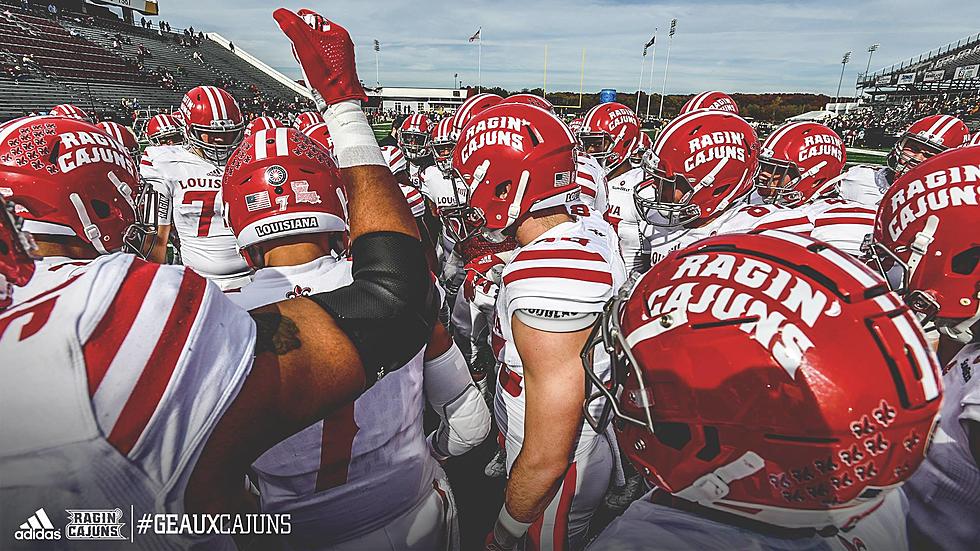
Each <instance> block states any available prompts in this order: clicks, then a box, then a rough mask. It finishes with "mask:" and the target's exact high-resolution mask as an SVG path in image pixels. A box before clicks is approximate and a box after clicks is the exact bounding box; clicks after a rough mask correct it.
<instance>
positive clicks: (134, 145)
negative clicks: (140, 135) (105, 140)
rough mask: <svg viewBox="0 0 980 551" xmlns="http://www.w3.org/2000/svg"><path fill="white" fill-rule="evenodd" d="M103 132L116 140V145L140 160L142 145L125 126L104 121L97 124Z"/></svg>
mask: <svg viewBox="0 0 980 551" xmlns="http://www.w3.org/2000/svg"><path fill="white" fill-rule="evenodd" d="M96 126H98V127H99V128H101V129H102V131H103V132H105V133H106V134H108V135H109V137H110V138H112V139H114V140H116V143H118V144H119V145H121V146H123V147H125V148H126V150H127V151H129V153H130V155H132V156H133V158H134V159H138V158H139V155H140V144H139V142H138V141H136V134H133V131H132V130H130V129H129V128H126V127H125V126H123V125H121V124H119V123H118V122H112V121H102V122H100V123H99V124H97V125H96Z"/></svg>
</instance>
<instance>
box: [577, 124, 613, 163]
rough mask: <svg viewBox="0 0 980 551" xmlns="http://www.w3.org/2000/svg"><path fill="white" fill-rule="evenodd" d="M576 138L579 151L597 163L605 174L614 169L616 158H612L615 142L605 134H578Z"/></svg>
mask: <svg viewBox="0 0 980 551" xmlns="http://www.w3.org/2000/svg"><path fill="white" fill-rule="evenodd" d="M577 137H578V143H579V149H580V150H581V151H582V152H583V153H585V154H587V155H589V156H591V157H593V158H594V159H595V160H597V161H599V164H600V165H602V168H604V169H605V170H606V172H607V173H608V172H609V171H611V170H612V169H613V168H614V166H612V165H614V164H617V163H618V161H619V159H618V158H617V159H614V158H612V157H614V155H613V153H612V148H613V145H614V143H615V140H613V137H612V136H611V135H609V134H608V133H607V132H579V133H578V135H577Z"/></svg>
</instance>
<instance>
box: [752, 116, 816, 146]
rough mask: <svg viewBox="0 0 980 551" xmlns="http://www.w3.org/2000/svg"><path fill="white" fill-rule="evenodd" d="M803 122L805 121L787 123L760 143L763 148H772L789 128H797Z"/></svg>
mask: <svg viewBox="0 0 980 551" xmlns="http://www.w3.org/2000/svg"><path fill="white" fill-rule="evenodd" d="M804 124H806V123H805V122H794V123H790V124H787V125H786V126H784V127H782V128H781V129H779V130H777V131H776V132H775V133H773V134H772V135H771V136H769V137H768V138H766V141H765V142H764V143H763V144H762V148H763V149H774V148H773V146H774V145H776V144H777V143H779V140H781V139H783V137H784V136H785V135H786V134H787V133H788V132H789V131H790V130H793V129H794V128H798V127H800V126H802V125H804Z"/></svg>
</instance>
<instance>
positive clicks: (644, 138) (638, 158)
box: [630, 130, 653, 168]
mask: <svg viewBox="0 0 980 551" xmlns="http://www.w3.org/2000/svg"><path fill="white" fill-rule="evenodd" d="M652 147H653V140H652V139H651V138H650V135H649V134H647V133H646V132H643V131H642V130H641V131H640V138H639V141H638V142H637V145H636V149H635V150H634V151H633V154H632V155H630V166H631V167H633V168H640V166H641V165H642V164H643V154H644V153H646V152H647V151H650V148H652Z"/></svg>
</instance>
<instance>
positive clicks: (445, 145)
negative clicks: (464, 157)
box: [430, 138, 456, 176]
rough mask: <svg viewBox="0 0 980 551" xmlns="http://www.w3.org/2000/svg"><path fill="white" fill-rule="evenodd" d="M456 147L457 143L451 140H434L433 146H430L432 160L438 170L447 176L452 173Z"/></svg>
mask: <svg viewBox="0 0 980 551" xmlns="http://www.w3.org/2000/svg"><path fill="white" fill-rule="evenodd" d="M455 147H456V141H455V140H452V139H450V138H445V139H440V140H432V144H431V145H430V149H431V151H432V159H433V160H434V161H435V163H436V168H438V169H439V171H440V172H442V173H443V174H444V175H446V176H449V175H450V174H451V173H452V168H453V148H455Z"/></svg>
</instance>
